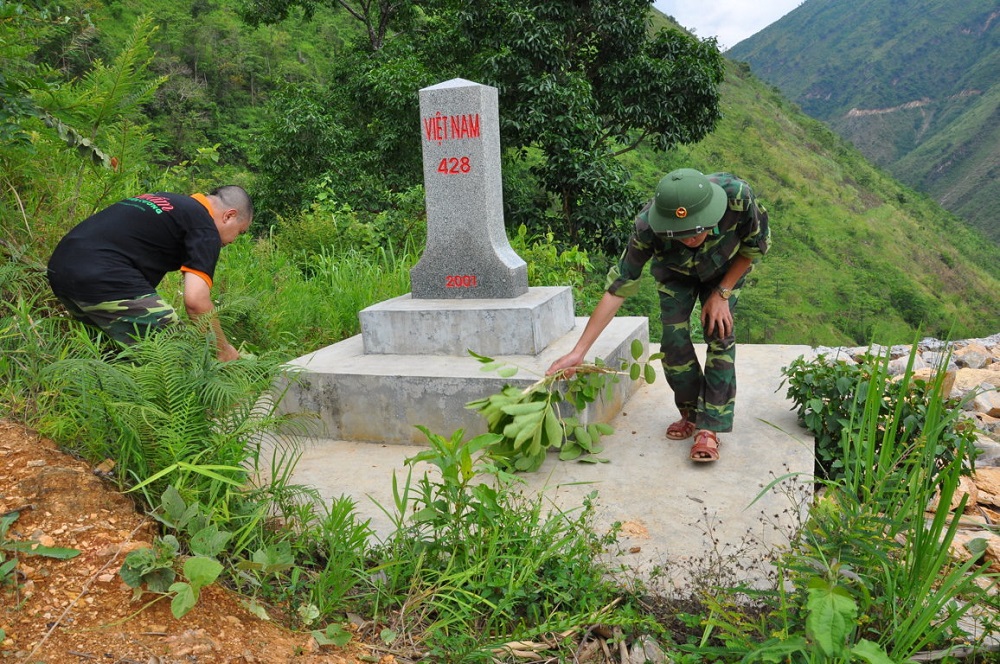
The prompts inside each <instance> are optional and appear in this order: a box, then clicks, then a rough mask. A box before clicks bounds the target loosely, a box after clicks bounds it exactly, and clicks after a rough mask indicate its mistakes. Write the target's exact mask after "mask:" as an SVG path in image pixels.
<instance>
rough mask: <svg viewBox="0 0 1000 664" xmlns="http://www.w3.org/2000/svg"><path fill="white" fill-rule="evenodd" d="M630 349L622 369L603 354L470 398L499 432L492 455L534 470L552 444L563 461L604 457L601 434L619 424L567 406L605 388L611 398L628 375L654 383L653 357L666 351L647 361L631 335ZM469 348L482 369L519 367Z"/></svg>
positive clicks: (506, 373)
mask: <svg viewBox="0 0 1000 664" xmlns="http://www.w3.org/2000/svg"><path fill="white" fill-rule="evenodd" d="M629 351H630V354H631V361H629V360H627V359H623V360H622V362H621V367H620V368H618V369H615V368H614V367H611V366H608V365H607V364H605V363H604V362H603V361H602V360H600V359H599V358H598V359H595V360H594V362H593V363H587V364H583V365H581V366H578V367H574V368H573V370H572V372H570V371H568V370H562V371H558V372H556V373H553V374H552V375H549V376H543V377H542V378H540V379H539V380H537V381H535V382H534V383H532V384H531V385H529V386H528V387H525V388H523V389H522V388H519V387H517V386H513V385H505V386H504V387H503V389H501V390H500V391H499V392H497V393H495V394H491V395H490V396H488V397H485V398H483V399H477V400H475V401H470V402H469V403H467V404H466V405H465V407H466V408H468V409H470V410H475V411H478V412H479V414H480V415H482V416H483V417H484V418H485V419H486V424H487V428H488V430H489V432H490V433H493V434H497V435H498V436H499V438H498V439H497V442H495V443H491V444H490V445H489V453H490V456H491V457H492V458H493V460H494V461H496V462H497V463H498V464H499V465H501V466H502V467H504V468H506V469H508V470H519V471H534V470H538V468H539V467H540V466H541V465H542V462H543V461H545V457H546V455H547V454H548V451H549V449H550V448H555V449H557V450H559V458H560V459H561V460H563V461H571V460H574V459H575V460H578V461H584V462H588V463H599V462H603V461H605V459H602V458H601V457H599V456H598V455H599V454H600V453H601V452H602V451H603V449H604V448H603V447H602V445H601V442H600V441H601V437H602V436H606V435H608V434H611V433H613V432H614V428H613V427H612V426H611V425H609V424H607V423H604V422H590V423H587V422H585V421H584V419H583V418H582V417H576V416H575V415H570V414H564V413H563V409H564V407H567V406H568V407H570V408H572V409H573V413H577V412H581V413H582V412H583V411H584V410H585V409H586V408H587V406H588V405H589V404H592V403H594V402H595V401H596V400H597V399H598V398H600V397H601V395H602V394H604V395H605V396H606V397H607V398H610V396H611V393H612V391H613V390H614V387H615V385H616V384H617V383H619V382H620V381H621V379H622V377H623V376H627V377H628V378H629V379H630V380H640V379H642V380H645V382H646V383H653V382H654V381H655V380H656V371H655V369H654V368H653V364H652V363H653V362H655V361H656V360H659V359H660V358H661V357H662V356H663V355H662V353H655V354H653V355H650V356H649V357H647V358H646V359H645V361H643V360H642V357H643V355H644V351H645V349H644V348H643V344H642V342H641V341H639V340H638V339H633V340H632V344H631V347H630V349H629ZM469 353H470V354H471V355H472V356H473V357H475V358H476V359H477V360H478V361H479V362H481V363H482V364H483V366H482V368H481V370H482V371H496V372H497V374H498V375H499V376H501V377H503V378H511V377H513V376H514V375H516V374H517V372H518V370H519V367H517V366H515V365H511V364H507V363H504V362H501V361H498V360H494V359H493V358H490V357H486V356H483V355H478V354H476V353H474V352H472V351H469Z"/></svg>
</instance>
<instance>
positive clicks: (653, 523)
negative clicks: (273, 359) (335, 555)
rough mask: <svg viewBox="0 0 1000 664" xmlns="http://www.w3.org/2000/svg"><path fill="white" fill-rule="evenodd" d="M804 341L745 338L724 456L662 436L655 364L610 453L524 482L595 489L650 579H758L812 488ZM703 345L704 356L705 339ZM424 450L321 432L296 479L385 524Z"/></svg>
mask: <svg viewBox="0 0 1000 664" xmlns="http://www.w3.org/2000/svg"><path fill="white" fill-rule="evenodd" d="M656 350H657V349H656V348H655V347H654V348H651V352H655V351H656ZM809 352H811V349H810V347H809V346H782V345H740V346H739V347H738V349H737V384H738V394H737V411H736V420H735V426H734V431H733V432H732V433H730V434H724V435H722V436H720V440H721V442H722V457H721V459H720V460H719V461H718V462H716V463H712V464H696V463H692V462H690V461H689V460H688V458H687V452H688V448H689V446H690V442H689V441H671V440H668V439H666V437H665V436H664V431H665V429H666V426H667V424H668V423H670V422H672V421H673V420H675V419H676V418H677V412H676V410H675V408H674V406H673V398H672V394H671V392H670V388H669V387H668V386H667V384H666V381H665V380H664V379H663V377H662V375H658V377H657V381H656V382H655V383H654V384H653V385H647V386H645V387H643V388H642V389H639V390H638V391H637V392H636V394H635V395H633V396H632V398H631V399H630V400H629V401H628V403H627V404H626V405H625V407H624V409H623V410H622V411H621V412H620V413H619V414H618V415H617V417H615V418H614V419H613V420H612V422H611V423H612V425H613V426H614V427H615V433H614V434H613V435H610V436H607V437H606V438H605V439H604V440H605V443H606V445H605V452H604V454H603V456H604V457H606V458H607V459H608V460H609V462H608V463H603V464H582V463H577V462H561V461H559V460H558V459H557V458H556V457H555V456H554V455H550V458H549V460H548V461H547V462H546V463H545V464H544V465H543V467H542V468H541V469H540V470H539V471H538V472H536V473H530V474H526V475H523V476H522V477H523V478H524V480H525V482H526V490H528V491H536V492H544V494H545V495H546V496H547V497H548V499H549V500H551V501H552V504H553V506H555V507H558V508H559V509H561V510H572V509H576V508H578V507H580V506H581V505H582V502H583V499H584V496H586V495H587V494H589V493H591V492H593V491H596V492H597V499H596V514H595V520H594V524H595V526H596V527H597V528H598V529H599V530H601V531H605V532H606V531H607V530H608V529H610V528H611V527H612V524H615V523H616V522H617V523H620V524H622V527H621V531H620V533H619V537H618V542H619V545H620V549H621V553H620V555H619V556H618V557H617V561H616V562H618V563H620V564H622V565H625V566H627V567H628V568H630V569H631V570H633V572H634V573H635V574H636V575H638V576H639V577H641V578H644V579H646V580H647V582H650V583H656V584H669V585H674V586H684V585H686V584H691V583H695V582H697V580H698V577H699V574H700V573H701V572H702V571H705V570H707V569H709V568H712V567H720V566H724V567H726V568H727V571H728V572H729V573H732V574H735V575H736V576H737V577H738V578H740V579H742V580H745V581H748V582H750V583H759V582H761V581H762V580H763V579H764V577H765V576H766V574H767V572H768V569H769V568H768V566H767V565H766V564H765V563H764V562H762V561H763V560H764V559H765V558H766V555H767V552H768V551H771V550H773V548H774V547H777V546H781V545H783V544H784V543H786V542H787V536H788V533H789V532H791V530H792V529H794V528H795V527H796V526H797V525H798V524H799V522H800V518H801V515H802V513H803V510H804V509H805V506H806V505H807V504H808V500H809V499H810V498H811V495H812V485H811V481H810V475H811V473H812V471H813V443H812V438H811V436H809V434H808V433H807V432H806V431H805V430H804V429H802V428H801V427H799V425H798V424H797V422H796V418H795V413H794V411H793V410H792V404H791V402H790V401H788V400H787V399H786V398H785V396H784V394H785V391H784V389H781V390H779V385H780V383H781V378H782V377H781V368H782V367H784V366H787V365H788V364H789V363H790V362H791V361H792V360H794V359H795V358H796V357H798V356H799V355H802V354H807V353H809ZM699 353H700V355H701V357H702V360H704V347H701V348H700V349H699ZM370 415H371V417H373V418H378V417H379V414H378V413H371V414H370ZM436 433H441V434H442V435H448V434H450V433H451V431H437V432H436ZM421 449H423V447H422V446H420V445H400V444H395V445H393V444H379V443H357V442H344V441H334V440H317V441H313V442H310V443H308V444H306V446H305V452H304V455H303V457H302V459H301V461H300V462H299V464H298V467H297V469H296V471H295V473H294V477H293V480H294V481H295V482H297V483H302V484H307V485H311V486H313V487H315V488H316V489H317V490H318V491H319V493H320V494H321V495H322V496H323V497H324V498H327V499H330V498H334V497H338V496H341V495H349V496H352V497H353V498H354V499H355V500H356V501H357V504H358V512H359V514H361V515H363V516H365V517H370V518H371V520H372V526H373V527H374V528H375V530H376V531H377V532H378V533H379V534H380V535H384V534H386V533H387V532H389V530H390V522H389V520H388V519H387V517H386V516H385V515H384V514H383V513H382V512H381V510H380V509H379V508H378V507H377V505H376V503H380V504H382V505H384V506H385V507H387V508H388V507H390V506H391V505H392V476H393V473H395V474H396V475H397V476H398V477H399V478H400V480H402V479H403V478H405V477H406V473H407V467H406V465H405V460H406V459H407V458H409V457H412V456H414V455H415V454H416V453H417V452H419V451H420V450H421ZM424 470H426V471H427V472H432V473H433V472H436V469H433V468H432V467H431V466H429V465H422V466H418V467H417V468H416V472H415V475H419V474H420V473H422V472H423V471H424ZM791 473H801V474H802V475H801V476H799V477H797V478H796V479H794V480H790V481H788V482H786V483H784V484H783V485H782V487H783V489H782V490H781V491H771V492H766V493H765V494H764V495H763V496H762V497H761V498H760V499H759V500H757V501H756V502H755V499H756V498H757V496H758V494H759V493H760V492H761V491H762V489H763V487H764V486H765V485H767V484H768V483H770V482H771V481H772V480H774V479H775V478H777V477H779V476H784V475H788V474H791Z"/></svg>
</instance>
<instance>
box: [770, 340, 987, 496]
mask: <svg viewBox="0 0 1000 664" xmlns="http://www.w3.org/2000/svg"><path fill="white" fill-rule="evenodd" d="M878 362H879V360H878V359H877V358H875V357H873V356H872V355H870V354H869V355H866V356H865V357H864V358H863V359H862V361H861V362H859V363H858V364H848V363H847V362H845V361H843V360H833V359H829V358H828V357H827V356H826V355H825V354H824V355H819V356H818V357H816V358H815V359H812V360H806V359H805V358H803V357H799V358H797V359H796V360H794V361H793V362H792V363H791V364H789V365H788V366H787V367H783V368H782V370H781V371H782V374H783V375H784V376H785V379H784V380H783V381H782V383H781V386H784V385H785V384H787V385H788V398H789V399H791V400H792V401H793V402H794V404H795V406H796V408H797V409H798V410H797V414H798V419H799V423H800V424H802V426H804V427H805V428H806V429H808V430H809V431H810V433H812V434H813V436H815V440H816V474H817V475H819V476H822V477H826V478H829V479H836V478H839V477H840V476H841V475H842V474H843V470H844V467H845V464H848V463H851V461H852V460H851V459H845V458H844V456H843V449H844V448H843V446H842V441H843V440H844V438H845V437H848V436H857V435H858V434H860V433H861V426H862V420H861V418H860V413H861V412H863V411H864V410H865V408H866V407H868V406H869V404H868V400H869V399H874V402H873V403H872V404H870V405H871V406H872V407H874V408H875V409H876V412H877V414H878V417H877V418H876V419H874V420H872V421H871V422H870V425H871V426H874V427H876V428H877V429H878V430H879V431H880V432H882V433H883V434H888V433H889V429H890V428H893V427H895V430H893V431H891V433H892V435H894V436H895V437H896V439H897V440H898V441H899V442H900V443H901V444H914V443H916V442H917V441H918V440H921V439H926V437H927V434H929V433H931V432H928V431H927V430H926V424H927V412H928V409H929V408H930V407H931V404H932V400H933V399H942V400H943V404H944V407H945V408H946V409H948V410H953V411H955V410H958V408H959V403H958V401H957V400H955V399H951V398H949V397H947V396H945V395H939V394H933V390H932V383H928V381H926V380H922V379H912V380H911V379H907V380H896V381H885V382H884V392H879V393H877V394H875V395H872V394H871V390H870V387H871V385H872V382H871V381H872V377H873V375H874V374H875V370H876V367H877V366H878ZM908 376H909V374H908ZM779 389H780V386H779ZM942 426H943V429H942V430H941V431H940V432H934V433H935V434H936V435H935V450H934V452H935V455H936V456H937V457H938V459H939V461H942V462H946V461H949V460H950V459H951V458H953V457H954V455H955V454H970V456H971V453H970V452H969V451H971V450H972V449H973V443H974V442H975V429H974V427H973V426H972V425H971V423H970V422H969V421H968V418H964V417H961V416H958V417H955V418H953V419H949V420H948V421H947V422H946V423H944V424H943V425H942ZM876 444H878V443H877V441H876Z"/></svg>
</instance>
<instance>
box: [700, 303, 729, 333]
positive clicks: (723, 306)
mask: <svg viewBox="0 0 1000 664" xmlns="http://www.w3.org/2000/svg"><path fill="white" fill-rule="evenodd" d="M701 326H702V327H703V328H704V330H705V336H709V335H714V336H716V337H718V338H720V339H724V338H726V337H728V336H729V335H730V334H732V333H733V314H732V312H731V311H729V302H728V301H726V300H723V299H722V297H721V296H719V295H718V294H717V293H713V294H712V295H711V297H709V298H708V299H707V300H706V301H705V304H704V305H702V308H701Z"/></svg>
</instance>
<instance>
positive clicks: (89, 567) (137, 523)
mask: <svg viewBox="0 0 1000 664" xmlns="http://www.w3.org/2000/svg"><path fill="white" fill-rule="evenodd" d="M12 512H18V514H19V516H18V518H17V520H16V521H14V523H13V524H12V525H11V528H10V530H9V532H8V533H7V539H8V540H23V541H27V540H34V541H37V542H39V543H40V544H42V545H45V546H55V547H68V548H72V549H77V550H79V551H80V554H79V555H78V556H76V557H74V558H71V559H69V560H56V559H53V558H49V557H42V556H35V555H24V554H18V556H17V557H18V559H19V563H18V566H17V570H18V572H17V581H18V583H17V586H16V587H14V586H13V584H8V585H5V586H3V587H2V588H0V629H3V630H4V631H5V632H6V638H4V639H0V641H2V643H0V661H11V662H22V661H23V662H31V663H32V664H35V663H38V662H44V663H45V664H62V663H64V662H65V663H69V662H72V663H73V664H80V663H83V664H86V663H87V662H102V663H109V664H113V663H116V662H136V663H140V662H141V663H142V664H174V663H180V662H184V663H185V664H190V663H192V662H197V663H209V662H212V663H214V662H226V663H233V664H241V663H247V664H252V663H265V664H272V663H279V662H296V663H299V662H301V663H303V664H315V663H319V662H324V663H329V664H356V663H359V662H381V664H389V662H392V661H393V659H392V656H391V655H388V656H383V657H379V656H377V654H376V653H373V651H372V650H371V649H369V648H368V647H367V646H365V645H364V644H362V643H360V642H358V641H355V642H352V643H351V644H349V645H348V647H347V649H346V650H342V649H340V648H337V647H335V646H324V647H322V648H320V647H319V646H318V645H317V644H316V643H315V641H314V640H313V639H312V637H311V636H310V635H309V634H307V633H296V632H292V631H289V630H287V629H284V628H282V627H281V626H280V625H278V624H276V623H275V622H271V621H265V620H261V619H259V618H257V617H256V616H254V615H253V614H252V613H250V612H249V611H248V610H247V609H246V608H244V605H243V601H244V598H242V597H240V596H239V595H237V594H235V593H232V592H230V591H228V590H226V589H225V588H223V587H221V586H219V585H218V584H216V585H212V586H209V587H208V588H205V589H203V590H202V594H201V597H200V599H199V600H198V603H197V605H196V606H195V608H194V609H192V610H191V611H190V612H189V613H188V614H187V615H185V616H184V617H183V618H182V619H180V620H178V619H175V618H174V617H173V614H172V613H171V611H170V601H169V598H165V599H161V600H159V601H156V602H154V603H152V604H151V605H150V604H149V602H150V601H151V600H154V599H156V598H157V596H156V595H151V594H149V593H146V594H144V595H143V597H142V598H141V599H140V600H139V601H138V602H133V601H132V596H133V591H132V589H131V588H129V587H128V586H127V585H125V583H124V582H122V580H121V578H120V577H119V576H118V569H119V567H120V566H121V563H122V561H123V560H124V558H125V555H126V554H127V553H128V552H129V551H131V550H132V549H134V548H136V547H139V546H146V545H148V544H149V543H150V542H152V541H153V538H154V536H155V533H156V528H155V523H154V522H152V521H151V520H150V519H148V518H146V517H144V516H143V515H142V514H140V513H138V512H137V511H136V509H135V506H134V504H133V503H132V502H131V500H129V498H128V497H126V496H123V495H122V494H120V493H119V492H117V491H116V489H115V488H114V487H113V486H112V485H110V484H109V483H108V482H107V481H106V480H103V479H101V478H100V477H98V476H97V475H96V474H95V473H94V471H93V469H92V468H90V467H89V466H88V465H87V464H86V463H83V462H81V461H80V460H78V459H76V458H74V457H72V456H70V455H67V454H65V453H63V452H60V451H59V450H58V449H57V448H56V446H55V445H54V444H53V443H52V441H49V440H46V439H43V438H40V437H39V436H38V435H36V434H34V433H33V432H31V431H28V430H26V429H24V428H23V427H21V426H19V425H16V424H14V423H11V422H8V421H4V420H0V516H2V515H5V514H10V513H12ZM0 556H3V557H2V558H0V564H2V561H3V560H5V559H6V560H9V559H11V557H12V556H13V554H12V553H11V552H10V551H8V550H4V549H3V547H2V541H0Z"/></svg>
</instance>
